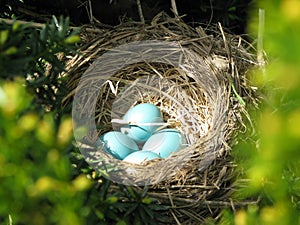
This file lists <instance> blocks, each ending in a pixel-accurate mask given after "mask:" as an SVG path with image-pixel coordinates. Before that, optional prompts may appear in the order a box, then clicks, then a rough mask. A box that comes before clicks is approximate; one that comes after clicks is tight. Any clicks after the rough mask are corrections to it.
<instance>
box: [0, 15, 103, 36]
mask: <svg viewBox="0 0 300 225" xmlns="http://www.w3.org/2000/svg"><path fill="white" fill-rule="evenodd" d="M16 21H17V22H18V23H19V24H21V25H29V26H31V27H36V28H42V27H43V26H45V24H43V23H36V22H28V21H24V20H16ZM14 22H15V20H10V19H4V18H0V23H7V24H9V25H12V24H13V23H14ZM69 28H70V29H74V30H75V29H81V27H74V26H69ZM85 29H86V31H88V32H96V33H99V32H102V31H101V30H100V31H99V30H98V29H95V28H85Z"/></svg>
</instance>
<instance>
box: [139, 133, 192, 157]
mask: <svg viewBox="0 0 300 225" xmlns="http://www.w3.org/2000/svg"><path fill="white" fill-rule="evenodd" d="M186 146H187V140H186V138H185V136H184V135H183V134H181V133H180V132H179V131H177V130H175V129H163V130H161V131H158V132H156V133H154V134H153V135H152V136H151V137H150V138H149V139H148V140H147V142H146V143H145V144H144V146H143V149H142V151H152V152H154V153H156V154H158V155H159V156H160V157H162V158H167V157H168V156H169V155H170V154H171V153H172V152H177V151H179V150H181V149H183V148H185V147H186Z"/></svg>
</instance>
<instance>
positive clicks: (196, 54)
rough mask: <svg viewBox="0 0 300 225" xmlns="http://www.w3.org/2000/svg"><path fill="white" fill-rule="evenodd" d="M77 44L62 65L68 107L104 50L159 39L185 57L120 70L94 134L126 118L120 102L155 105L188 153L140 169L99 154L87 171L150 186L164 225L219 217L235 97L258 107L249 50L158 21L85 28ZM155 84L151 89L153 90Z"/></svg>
mask: <svg viewBox="0 0 300 225" xmlns="http://www.w3.org/2000/svg"><path fill="white" fill-rule="evenodd" d="M207 33H210V34H209V35H208V34H207ZM82 39H83V46H82V47H81V48H80V51H81V52H82V55H77V56H75V57H74V58H72V59H70V60H69V61H68V62H67V66H68V72H67V74H65V75H66V76H68V78H69V80H68V85H67V87H68V88H69V90H70V92H69V93H70V94H69V95H68V96H66V98H65V101H64V104H65V105H66V106H67V105H69V104H71V102H72V98H73V96H74V94H75V92H76V87H77V86H78V83H79V80H80V78H81V76H82V74H83V73H84V72H85V71H86V70H87V68H88V67H89V66H90V64H91V63H92V62H94V61H95V60H96V59H97V58H98V57H100V56H101V55H103V54H104V53H105V52H106V51H107V50H109V49H112V48H114V47H116V46H119V45H122V44H125V43H130V42H132V41H143V40H164V41H176V42H177V43H179V45H180V46H182V47H184V48H187V49H189V50H190V51H189V53H188V54H187V55H185V56H186V61H185V62H184V63H181V64H179V67H178V68H174V67H173V66H170V65H166V64H161V63H156V64H155V63H154V64H153V63H152V64H151V63H149V62H143V63H136V64H133V65H130V66H129V67H126V68H123V69H122V70H119V71H118V72H117V73H116V74H114V75H113V76H112V77H110V78H109V82H106V83H105V84H104V85H103V86H102V87H101V89H100V93H99V95H98V101H97V105H96V113H95V118H96V119H95V121H96V124H97V126H98V135H100V134H102V133H104V132H106V131H109V130H112V129H113V128H114V124H112V123H111V120H112V119H113V118H117V119H118V118H121V117H122V115H124V113H125V111H124V107H123V108H122V110H123V111H122V110H118V105H120V103H122V104H123V105H126V107H127V109H128V108H129V107H131V106H133V105H135V104H138V103H140V102H150V103H153V104H155V105H157V106H158V107H159V108H160V109H161V111H162V112H163V114H164V118H165V121H168V126H169V127H175V128H176V129H179V130H180V131H181V132H182V133H184V134H185V136H186V137H187V139H188V143H189V146H188V147H187V148H185V149H183V150H181V151H180V152H177V153H175V154H172V155H171V156H170V157H169V158H167V159H165V160H153V161H150V162H146V163H145V164H144V165H132V164H130V165H129V164H128V163H125V162H122V161H119V160H115V159H113V158H112V157H110V156H109V155H106V154H104V153H103V152H101V151H97V152H96V154H94V155H93V156H91V159H93V160H94V164H93V165H94V166H95V167H97V168H99V169H100V170H101V171H103V170H107V171H108V172H109V173H110V175H111V176H112V177H113V176H116V177H120V173H119V170H117V171H116V170H115V169H116V168H121V171H123V172H124V171H126V173H127V175H126V176H124V177H125V179H126V181H125V182H126V183H127V184H145V180H148V181H149V182H150V183H151V187H150V189H149V191H148V195H149V196H151V197H152V198H154V199H156V200H157V201H158V202H161V204H165V205H169V206H170V208H171V210H170V211H169V216H170V221H173V222H170V224H174V223H175V222H177V223H178V222H179V223H180V224H195V223H199V222H203V220H204V218H205V217H207V216H208V215H209V216H212V217H214V218H217V215H218V212H219V211H220V209H222V208H224V207H225V206H226V207H228V206H232V205H233V203H232V202H230V200H229V198H230V192H231V190H232V186H231V182H230V181H231V179H232V177H234V176H235V172H234V167H235V166H234V165H233V164H232V163H231V162H230V155H229V154H228V151H229V150H230V148H231V147H232V145H234V141H235V137H236V135H237V133H238V130H239V129H241V128H242V127H245V125H244V123H243V120H242V114H247V112H246V110H245V108H244V105H243V104H242V103H243V102H241V100H239V97H240V98H242V101H245V102H248V103H251V104H255V102H256V99H255V97H254V90H253V89H252V87H251V86H250V85H249V84H248V81H247V78H246V75H245V74H246V72H247V71H248V70H249V69H250V68H252V67H253V66H255V65H256V61H255V59H254V56H253V55H252V54H251V53H249V49H250V48H251V47H252V46H251V45H250V44H248V43H245V42H244V41H243V39H241V37H238V36H233V35H229V34H226V33H224V31H223V29H222V28H221V27H219V29H211V30H206V31H204V30H203V29H202V28H201V27H198V28H195V29H194V28H191V27H189V26H188V25H186V24H185V23H183V22H182V21H181V20H178V19H173V18H169V17H167V16H166V15H164V14H160V15H158V16H157V17H155V18H154V19H153V21H152V24H151V25H143V24H139V23H128V24H126V23H125V24H121V25H120V26H117V27H115V28H114V29H95V32H94V33H89V34H87V33H86V32H84V27H83V32H82ZM151 79H152V80H151ZM154 83H155V84H156V86H155V85H154V86H155V87H157V88H156V89H154V90H153V88H152V87H153V84H154ZM233 89H234V90H233ZM145 90H147V91H145ZM120 93H121V95H119V94H120ZM128 96H131V98H127V97H128ZM132 96H134V97H133V98H132ZM82 98H88V96H87V95H82ZM114 103H117V104H114ZM82 107H83V108H84V107H85V106H82ZM86 107H88V106H86ZM126 107H125V109H126ZM187 109H190V110H187ZM115 112H117V113H115ZM95 159H96V161H95ZM107 165H110V167H107ZM128 168H130V169H128ZM107 171H106V172H107ZM123 172H122V173H123ZM115 187H116V188H117V186H115ZM136 188H137V190H139V187H136ZM112 189H113V188H112ZM112 191H113V190H112ZM174 221H175V222H174Z"/></svg>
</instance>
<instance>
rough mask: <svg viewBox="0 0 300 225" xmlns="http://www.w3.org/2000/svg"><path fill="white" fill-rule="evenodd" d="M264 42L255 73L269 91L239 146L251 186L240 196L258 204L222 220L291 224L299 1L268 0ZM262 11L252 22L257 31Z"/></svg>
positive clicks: (299, 197) (297, 145)
mask: <svg viewBox="0 0 300 225" xmlns="http://www.w3.org/2000/svg"><path fill="white" fill-rule="evenodd" d="M259 7H260V8H261V9H264V10H265V26H264V32H263V36H264V39H263V40H264V47H265V51H266V53H267V56H268V64H267V65H266V67H265V68H264V69H262V70H259V71H253V72H252V74H251V77H252V81H253V83H254V84H255V85H256V86H258V88H259V89H260V90H261V91H262V94H263V95H264V99H263V101H262V105H261V108H260V112H259V113H257V114H256V115H255V114H254V113H253V115H252V116H253V118H254V123H255V124H256V129H257V130H256V132H257V133H256V138H255V139H254V140H251V139H250V138H249V134H247V135H248V138H247V137H245V140H246V141H244V142H242V143H241V144H240V145H239V146H237V148H236V149H235V150H234V154H235V155H236V159H237V160H238V162H239V169H240V170H241V171H244V177H242V178H243V179H247V180H248V181H249V182H248V185H247V187H244V188H241V189H240V190H238V191H237V195H238V196H239V198H249V197H253V196H259V197H260V203H259V204H258V205H256V206H250V207H248V208H244V209H240V210H238V211H237V212H236V214H235V215H234V216H232V214H230V213H229V212H226V213H225V214H224V217H223V221H222V222H223V224H236V225H246V224H248V225H250V224H263V225H268V224H269V225H276V224H278V225H288V224H299V223H300V179H299V178H300V169H299V165H300V151H299V149H300V108H299V106H300V67H299V65H300V39H299V34H300V27H299V23H300V1H298V0H282V1H272V0H265V1H260V2H259ZM257 17H258V11H255V12H253V14H252V18H253V20H252V22H251V23H250V24H249V31H250V32H251V33H253V32H257V30H258V28H257V25H258V21H257V19H255V18H257Z"/></svg>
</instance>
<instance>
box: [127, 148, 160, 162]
mask: <svg viewBox="0 0 300 225" xmlns="http://www.w3.org/2000/svg"><path fill="white" fill-rule="evenodd" d="M159 158H160V157H159V155H157V154H156V153H154V152H150V151H137V152H133V153H131V154H130V155H128V156H127V157H126V158H125V159H123V161H125V162H130V163H136V164H140V163H142V162H143V161H148V160H152V159H159Z"/></svg>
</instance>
